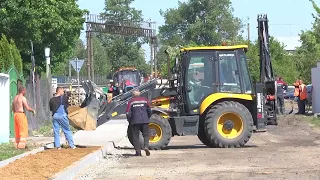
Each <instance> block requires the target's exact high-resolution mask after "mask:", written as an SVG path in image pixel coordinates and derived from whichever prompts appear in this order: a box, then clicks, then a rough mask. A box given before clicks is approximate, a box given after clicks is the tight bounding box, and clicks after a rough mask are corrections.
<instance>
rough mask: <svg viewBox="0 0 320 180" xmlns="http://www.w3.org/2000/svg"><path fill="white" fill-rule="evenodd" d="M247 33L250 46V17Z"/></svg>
mask: <svg viewBox="0 0 320 180" xmlns="http://www.w3.org/2000/svg"><path fill="white" fill-rule="evenodd" d="M247 32H248V45H250V23H249V17H248V24H247Z"/></svg>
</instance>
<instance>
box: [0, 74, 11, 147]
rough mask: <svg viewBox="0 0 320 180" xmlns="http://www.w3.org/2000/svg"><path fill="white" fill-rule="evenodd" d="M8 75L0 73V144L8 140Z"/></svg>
mask: <svg viewBox="0 0 320 180" xmlns="http://www.w3.org/2000/svg"><path fill="white" fill-rule="evenodd" d="M9 91H10V87H9V75H7V74H2V73H0V115H1V118H0V144H1V143H7V142H9V136H10V130H9V129H10V125H9V122H10V98H9V94H10V92H9Z"/></svg>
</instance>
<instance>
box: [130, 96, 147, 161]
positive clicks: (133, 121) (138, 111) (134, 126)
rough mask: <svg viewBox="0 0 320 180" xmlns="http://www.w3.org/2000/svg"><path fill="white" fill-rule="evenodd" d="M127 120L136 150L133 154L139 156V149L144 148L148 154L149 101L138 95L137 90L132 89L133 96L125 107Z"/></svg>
mask: <svg viewBox="0 0 320 180" xmlns="http://www.w3.org/2000/svg"><path fill="white" fill-rule="evenodd" d="M126 114H127V120H128V122H129V127H130V129H131V133H132V135H133V136H132V137H133V146H134V149H135V150H136V154H135V156H141V149H144V151H145V152H146V155H147V156H150V151H149V149H148V146H149V122H150V120H149V119H150V117H151V109H150V103H149V101H148V100H147V99H146V98H144V97H140V92H139V91H138V90H134V91H133V98H132V99H131V100H130V101H129V102H128V106H127V109H126ZM140 131H141V132H142V135H143V138H144V144H143V147H141V144H140V141H139V134H140Z"/></svg>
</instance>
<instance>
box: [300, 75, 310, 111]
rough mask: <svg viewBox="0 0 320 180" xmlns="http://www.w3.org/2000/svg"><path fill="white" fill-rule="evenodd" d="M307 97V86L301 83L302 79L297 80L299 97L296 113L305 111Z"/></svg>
mask: <svg viewBox="0 0 320 180" xmlns="http://www.w3.org/2000/svg"><path fill="white" fill-rule="evenodd" d="M307 98H308V93H307V86H306V85H305V84H304V83H303V81H302V80H300V81H299V99H298V113H297V114H305V113H306V100H307Z"/></svg>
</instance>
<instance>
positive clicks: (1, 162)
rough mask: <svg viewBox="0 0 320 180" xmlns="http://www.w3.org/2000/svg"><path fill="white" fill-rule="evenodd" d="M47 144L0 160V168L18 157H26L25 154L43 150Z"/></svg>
mask: <svg viewBox="0 0 320 180" xmlns="http://www.w3.org/2000/svg"><path fill="white" fill-rule="evenodd" d="M48 144H51V143H48ZM48 144H46V145H45V146H42V147H39V148H37V149H33V150H31V151H28V152H25V153H23V154H19V155H17V156H14V157H12V158H9V159H6V160H3V161H0V168H2V167H4V166H6V165H8V164H10V163H12V162H14V161H16V160H18V159H21V158H23V157H26V156H29V155H32V154H36V153H39V152H41V151H44V150H46V147H47V146H48Z"/></svg>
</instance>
